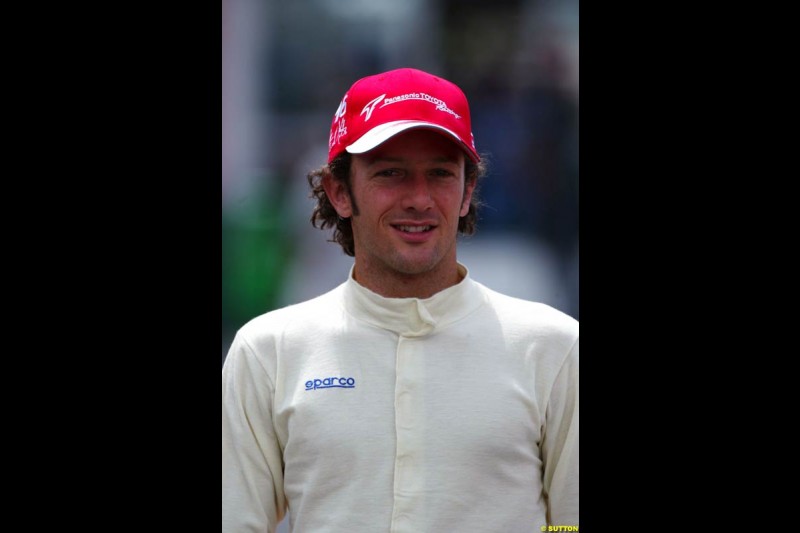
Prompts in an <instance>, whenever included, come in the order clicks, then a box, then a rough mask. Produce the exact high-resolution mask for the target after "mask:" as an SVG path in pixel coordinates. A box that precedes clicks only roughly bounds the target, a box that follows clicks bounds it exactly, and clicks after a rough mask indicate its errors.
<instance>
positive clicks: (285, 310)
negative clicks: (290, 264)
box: [239, 285, 342, 338]
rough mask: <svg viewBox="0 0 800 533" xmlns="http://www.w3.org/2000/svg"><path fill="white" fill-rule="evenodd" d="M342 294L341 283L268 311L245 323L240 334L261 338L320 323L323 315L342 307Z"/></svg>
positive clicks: (328, 314)
mask: <svg viewBox="0 0 800 533" xmlns="http://www.w3.org/2000/svg"><path fill="white" fill-rule="evenodd" d="M341 294H342V286H341V285H340V286H338V287H336V288H335V289H332V290H330V291H328V292H326V293H325V294H322V295H320V296H317V297H316V298H312V299H310V300H306V301H303V302H299V303H296V304H291V305H287V306H285V307H281V308H279V309H274V310H272V311H269V312H266V313H264V314H262V315H259V316H257V317H255V318H253V319H251V320H250V321H249V322H247V323H245V324H244V325H243V326H242V327H241V328H240V329H239V334H241V335H243V336H245V337H248V338H259V337H263V336H264V335H271V334H274V333H277V332H282V331H285V330H286V329H287V328H289V327H300V328H303V327H307V325H308V324H314V323H319V320H321V319H322V318H323V317H326V316H330V314H331V313H333V312H336V311H337V309H340V308H341V305H342V304H341Z"/></svg>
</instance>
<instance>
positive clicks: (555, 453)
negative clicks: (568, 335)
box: [542, 339, 579, 526]
mask: <svg viewBox="0 0 800 533" xmlns="http://www.w3.org/2000/svg"><path fill="white" fill-rule="evenodd" d="M542 457H543V461H544V480H543V481H544V491H545V494H546V497H547V520H548V523H549V524H552V525H562V526H577V525H579V524H578V339H576V340H575V343H574V344H573V346H572V348H571V349H570V351H569V354H568V355H567V357H566V358H565V359H564V362H563V364H562V366H561V369H560V370H559V372H558V374H557V375H556V379H555V382H554V383H553V388H552V390H551V393H550V398H549V402H548V407H547V411H546V426H545V432H544V439H543V445H542Z"/></svg>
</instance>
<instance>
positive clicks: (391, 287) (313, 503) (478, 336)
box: [222, 68, 578, 533]
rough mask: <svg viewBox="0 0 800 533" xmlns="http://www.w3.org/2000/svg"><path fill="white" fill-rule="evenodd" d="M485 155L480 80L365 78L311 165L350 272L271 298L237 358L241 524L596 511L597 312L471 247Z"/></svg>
mask: <svg viewBox="0 0 800 533" xmlns="http://www.w3.org/2000/svg"><path fill="white" fill-rule="evenodd" d="M483 173H484V165H483V163H482V161H481V158H480V155H479V154H478V152H477V151H476V149H475V145H474V141H473V137H472V132H471V125H470V112H469V106H468V103H467V99H466V97H465V95H464V93H463V92H462V91H461V90H460V89H459V88H458V87H457V86H456V85H454V84H453V83H451V82H449V81H447V80H444V79H442V78H440V77H437V76H433V75H431V74H428V73H426V72H422V71H420V70H416V69H410V68H404V69H398V70H393V71H389V72H385V73H382V74H377V75H374V76H369V77H366V78H363V79H361V80H359V81H357V82H356V83H355V84H353V86H352V87H351V88H350V90H349V91H348V92H347V93H346V94H345V96H344V98H343V99H342V101H341V103H340V105H339V107H338V109H337V110H336V113H335V114H334V117H333V123H332V125H331V132H330V137H329V155H328V163H327V164H326V165H324V166H323V167H321V168H320V169H318V170H315V171H313V172H311V173H310V174H309V176H308V179H309V183H310V185H311V187H312V191H313V196H314V197H315V198H316V200H317V205H316V208H315V210H314V213H313V215H312V223H313V224H314V225H315V226H319V227H321V228H323V229H325V228H333V230H334V231H333V240H334V241H335V242H337V243H338V244H339V245H341V246H342V249H343V251H344V253H346V254H347V255H350V256H353V257H354V264H353V267H352V269H351V271H350V275H349V277H348V279H347V280H346V281H345V282H344V283H343V284H342V285H340V286H339V287H337V288H336V289H334V290H332V291H331V292H329V293H327V294H324V295H322V296H319V297H318V298H315V299H313V300H310V301H308V302H304V303H301V304H297V305H294V306H290V307H287V308H284V309H279V310H276V311H272V312H270V313H266V314H264V315H262V316H260V317H257V318H255V319H253V320H251V321H250V322H249V323H247V324H245V325H244V326H243V327H242V328H241V329H240V330H239V331H238V332H237V335H236V338H235V340H234V342H233V344H232V346H231V349H230V352H229V354H228V357H227V359H226V361H225V365H224V367H223V376H222V377H223V384H222V402H223V412H222V489H223V490H222V523H223V528H222V529H223V532H228V533H233V532H249V531H253V532H256V531H258V532H263V531H274V530H275V528H276V525H277V523H278V522H279V521H280V520H281V519H282V518H283V516H284V515H286V514H287V513H288V514H289V523H290V527H291V529H292V531H294V532H306V531H313V532H325V531H347V532H361V531H363V532H374V531H392V532H422V531H430V532H433V531H459V532H471V531H476V532H477V531H540V530H541V528H542V527H543V526H547V525H556V526H578V323H577V321H575V320H574V319H572V318H571V317H569V316H567V315H565V314H563V313H561V312H560V311H557V310H556V309H553V308H552V307H549V306H547V305H544V304H541V303H535V302H528V301H524V300H519V299H516V298H512V297H509V296H505V295H502V294H499V293H497V292H495V291H492V290H491V289H489V288H487V287H485V286H483V285H482V284H480V283H478V282H477V281H475V280H472V279H471V278H470V276H469V272H468V270H467V268H466V266H464V265H461V264H460V263H458V261H457V254H456V240H457V235H458V234H459V233H463V234H471V233H473V232H474V230H475V220H476V216H477V208H478V205H479V202H478V200H477V197H476V186H477V184H478V181H479V179H480V178H481V177H482V175H483Z"/></svg>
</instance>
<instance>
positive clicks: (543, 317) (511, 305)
mask: <svg viewBox="0 0 800 533" xmlns="http://www.w3.org/2000/svg"><path fill="white" fill-rule="evenodd" d="M478 285H479V286H480V288H481V290H482V291H483V293H484V295H485V297H486V302H487V303H488V305H489V306H490V308H491V309H492V311H493V312H494V313H495V314H496V315H497V318H498V319H499V320H500V321H501V322H502V323H503V324H507V325H510V326H519V327H524V328H526V329H527V328H531V327H536V328H537V329H540V328H544V329H548V330H558V331H562V332H564V333H569V334H573V335H576V336H577V334H578V328H579V323H578V321H577V320H576V319H575V318H573V317H571V316H570V315H568V314H566V313H564V312H563V311H560V310H558V309H556V308H555V307H553V306H551V305H548V304H545V303H542V302H535V301H531V300H525V299H522V298H518V297H515V296H510V295H508V294H503V293H501V292H497V291H495V290H493V289H490V288H489V287H486V286H485V285H481V284H480V283H479V284H478Z"/></svg>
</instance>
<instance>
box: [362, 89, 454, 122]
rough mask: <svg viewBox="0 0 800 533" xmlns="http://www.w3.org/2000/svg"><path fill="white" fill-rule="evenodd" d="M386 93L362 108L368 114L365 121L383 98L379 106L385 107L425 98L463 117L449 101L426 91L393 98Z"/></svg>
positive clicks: (445, 110) (440, 107) (444, 109)
mask: <svg viewBox="0 0 800 533" xmlns="http://www.w3.org/2000/svg"><path fill="white" fill-rule="evenodd" d="M385 97H386V95H385V94H382V95H380V96H379V97H377V98H375V99H374V100H370V101H369V102H368V103H367V105H365V106H364V109H362V110H361V113H360V114H361V115H363V114H364V113H366V114H367V116H366V118H364V122H366V121H368V120H369V117H371V116H372V111H373V110H374V109H375V106H376V105H378V104H379V103H380V102H381V100H383V105H382V106H381V107H380V108H378V109H381V108H384V107H386V106H387V105H391V104H396V103H399V102H405V101H406V100H424V101H425V102H430V103H431V104H433V105H435V106H436V109H437V110H439V111H444V112H445V113H450V114H451V115H453V116H454V117H456V118H461V115H459V114H458V113H456V112H455V111H453V110H452V109H450V108H449V107H447V103H446V102H445V101H444V100H440V99H439V98H436V97H434V96H431V95H429V94H425V93H406V94H401V95H400V96H393V97H391V98H385Z"/></svg>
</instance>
